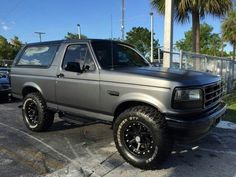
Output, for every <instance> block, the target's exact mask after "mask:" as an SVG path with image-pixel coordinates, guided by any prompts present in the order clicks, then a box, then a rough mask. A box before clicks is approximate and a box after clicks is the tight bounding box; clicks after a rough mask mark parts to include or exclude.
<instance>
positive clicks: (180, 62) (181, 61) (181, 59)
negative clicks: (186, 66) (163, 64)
mask: <svg viewBox="0 0 236 177" xmlns="http://www.w3.org/2000/svg"><path fill="white" fill-rule="evenodd" d="M179 59H180V61H179V69H183V51H182V50H180V53H179Z"/></svg>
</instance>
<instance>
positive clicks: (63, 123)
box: [48, 118, 101, 132]
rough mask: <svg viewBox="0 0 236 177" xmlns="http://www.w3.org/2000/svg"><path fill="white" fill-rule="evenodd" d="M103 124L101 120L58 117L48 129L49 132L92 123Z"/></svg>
mask: <svg viewBox="0 0 236 177" xmlns="http://www.w3.org/2000/svg"><path fill="white" fill-rule="evenodd" d="M96 124H101V122H99V121H86V122H82V121H81V122H78V123H74V122H70V121H67V120H63V119H58V118H56V121H55V122H54V123H53V125H52V127H51V128H50V129H49V130H48V132H56V131H62V130H68V129H75V128H80V127H86V126H91V125H96Z"/></svg>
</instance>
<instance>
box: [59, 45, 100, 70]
mask: <svg viewBox="0 0 236 177" xmlns="http://www.w3.org/2000/svg"><path fill="white" fill-rule="evenodd" d="M70 63H76V64H79V66H80V68H81V69H83V68H85V67H86V70H89V71H94V70H95V64H94V61H93V59H92V55H91V53H90V51H89V48H88V46H87V45H86V44H79V45H70V46H69V47H68V48H67V50H66V54H65V56H64V60H63V63H62V68H63V69H66V68H67V66H68V64H70Z"/></svg>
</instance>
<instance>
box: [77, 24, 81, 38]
mask: <svg viewBox="0 0 236 177" xmlns="http://www.w3.org/2000/svg"><path fill="white" fill-rule="evenodd" d="M77 29H78V36H79V39H81V27H80V24H77Z"/></svg>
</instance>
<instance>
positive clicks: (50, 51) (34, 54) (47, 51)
mask: <svg viewBox="0 0 236 177" xmlns="http://www.w3.org/2000/svg"><path fill="white" fill-rule="evenodd" d="M57 50H58V45H52V46H32V47H31V46H30V47H27V48H26V49H25V50H24V52H23V54H22V55H21V57H20V59H19V60H18V61H17V63H16V65H17V66H35V67H48V66H50V65H51V63H52V61H53V59H54V57H55V55H56V52H57Z"/></svg>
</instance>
